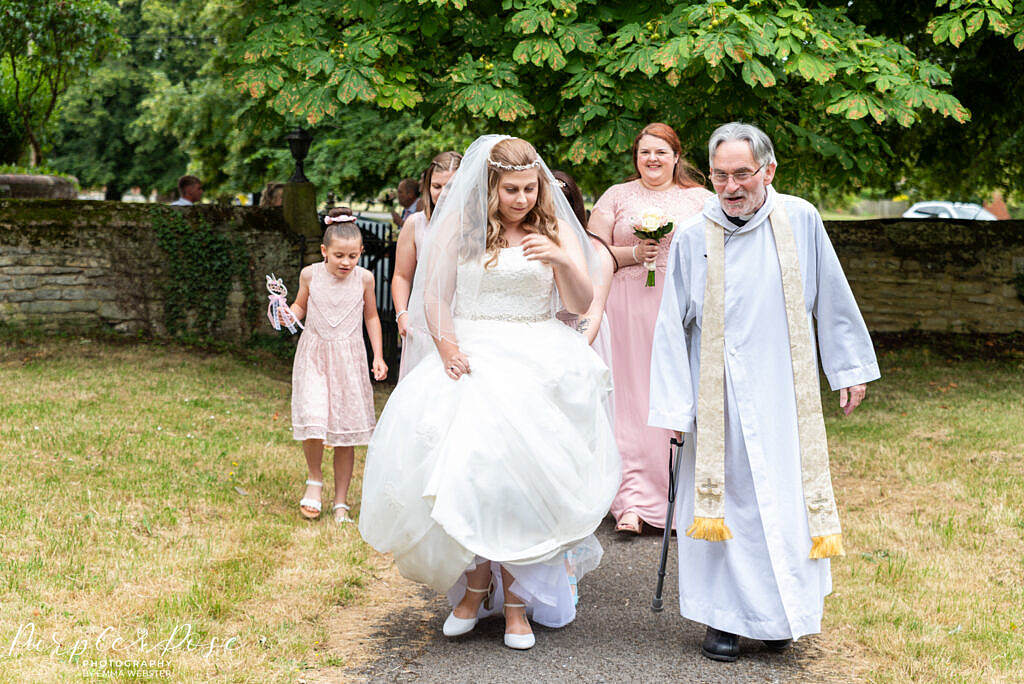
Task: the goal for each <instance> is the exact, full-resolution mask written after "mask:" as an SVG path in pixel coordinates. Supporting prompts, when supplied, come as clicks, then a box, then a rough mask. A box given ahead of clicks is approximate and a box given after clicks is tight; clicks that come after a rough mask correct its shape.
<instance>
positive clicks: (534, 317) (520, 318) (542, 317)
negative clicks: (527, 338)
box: [455, 313, 553, 323]
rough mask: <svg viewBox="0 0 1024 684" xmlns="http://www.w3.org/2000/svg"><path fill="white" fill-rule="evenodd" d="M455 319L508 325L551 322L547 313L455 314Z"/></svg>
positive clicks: (550, 317)
mask: <svg viewBox="0 0 1024 684" xmlns="http://www.w3.org/2000/svg"><path fill="white" fill-rule="evenodd" d="M455 317H456V318H463V319H465V320H467V321H508V322H510V323H540V322H541V321H548V320H552V318H553V317H552V315H551V314H549V313H543V314H541V313H537V314H497V313H495V314H485V313H473V314H456V315H455Z"/></svg>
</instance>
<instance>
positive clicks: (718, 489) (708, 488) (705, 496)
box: [697, 477, 722, 501]
mask: <svg viewBox="0 0 1024 684" xmlns="http://www.w3.org/2000/svg"><path fill="white" fill-rule="evenodd" d="M697 494H698V496H700V498H701V500H710V501H717V500H718V499H720V498H722V485H720V484H719V483H717V482H715V481H714V480H712V479H711V478H710V477H709V478H707V479H706V480H704V483H703V484H701V486H699V487H697Z"/></svg>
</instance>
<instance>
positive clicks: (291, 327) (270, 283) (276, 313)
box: [267, 273, 303, 335]
mask: <svg viewBox="0 0 1024 684" xmlns="http://www.w3.org/2000/svg"><path fill="white" fill-rule="evenodd" d="M267 292H269V293H270V294H269V295H268V296H267V299H268V300H270V303H269V304H268V305H267V318H269V319H270V325H272V326H274V330H280V329H281V323H282V321H283V322H284V325H285V326H286V327H287V328H288V331H289V332H291V333H292V334H293V335H294V334H295V333H296V332H298V330H296V326H298V327H299V329H303V328H302V323H300V322H299V319H298V318H296V317H295V314H293V313H292V310H291V309H289V308H288V299H287V297H288V288H287V287H285V285H284V281H283V280H281V279H280V278H278V277H277V276H275V275H274V274H273V273H271V274H270V275H268V276H267Z"/></svg>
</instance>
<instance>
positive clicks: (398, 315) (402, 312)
mask: <svg viewBox="0 0 1024 684" xmlns="http://www.w3.org/2000/svg"><path fill="white" fill-rule="evenodd" d="M407 313H409V310H408V309H402V310H401V311H399V312H398V313H396V314H395V322H396V323H397V322H398V319H399V318H401V317H402V316H404V315H405V314H407Z"/></svg>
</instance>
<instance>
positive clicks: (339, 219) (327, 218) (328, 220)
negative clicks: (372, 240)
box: [324, 215, 356, 226]
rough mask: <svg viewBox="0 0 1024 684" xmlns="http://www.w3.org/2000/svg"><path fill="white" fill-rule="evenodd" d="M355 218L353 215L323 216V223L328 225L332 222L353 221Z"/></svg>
mask: <svg viewBox="0 0 1024 684" xmlns="http://www.w3.org/2000/svg"><path fill="white" fill-rule="evenodd" d="M355 220H356V217H355V216H346V215H342V216H325V217H324V225H325V226H329V225H331V224H332V223H354V222H355Z"/></svg>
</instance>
